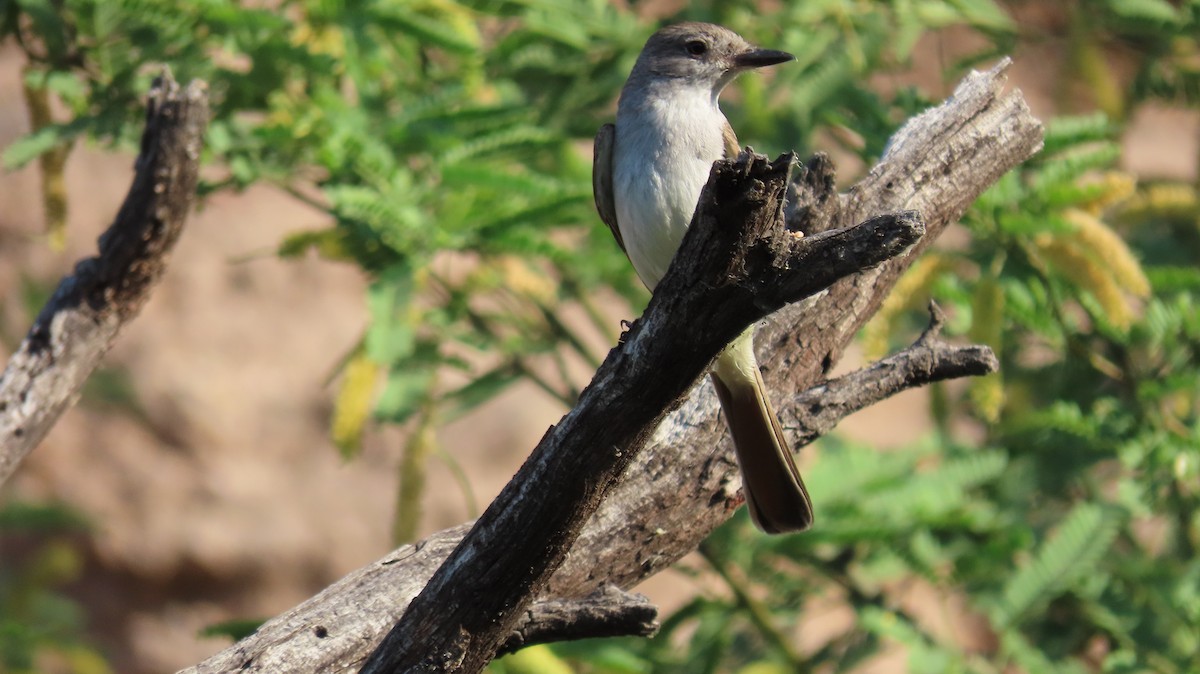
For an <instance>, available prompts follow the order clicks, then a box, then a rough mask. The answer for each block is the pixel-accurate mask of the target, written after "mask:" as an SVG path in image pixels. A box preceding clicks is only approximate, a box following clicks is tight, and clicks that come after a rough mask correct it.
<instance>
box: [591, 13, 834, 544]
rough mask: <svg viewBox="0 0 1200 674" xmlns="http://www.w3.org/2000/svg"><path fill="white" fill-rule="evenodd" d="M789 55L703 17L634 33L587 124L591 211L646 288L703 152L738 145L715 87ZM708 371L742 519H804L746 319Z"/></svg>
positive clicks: (803, 524)
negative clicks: (599, 121) (593, 122)
mask: <svg viewBox="0 0 1200 674" xmlns="http://www.w3.org/2000/svg"><path fill="white" fill-rule="evenodd" d="M794 58H795V57H794V56H793V55H792V54H789V53H787V52H784V51H778V50H774V49H761V48H758V47H755V46H752V45H751V44H749V43H748V42H747V41H746V40H745V39H743V38H742V37H741V36H740V35H738V34H737V33H735V32H733V31H732V30H729V29H727V28H724V27H722V26H718V25H715V24H709V23H696V22H688V23H679V24H674V25H670V26H666V27H664V28H661V29H660V30H658V31H657V32H655V33H654V34H653V35H651V36H650V38H649V39H648V40H647V41H646V44H645V46H644V47H643V48H642V51H641V53H640V54H639V55H638V58H637V61H636V62H635V63H634V66H633V69H632V70H631V71H630V73H629V78H628V79H627V80H626V82H625V85H624V87H623V88H622V90H621V95H620V98H619V100H618V103H617V118H616V124H615V126H614V125H613V124H605V125H604V126H602V127H601V128H600V131H599V132H598V133H597V134H596V142H595V151H594V159H593V166H592V188H593V195H594V197H595V201H596V209H597V211H599V213H600V218H601V220H603V221H604V223H605V224H607V225H608V227H609V229H611V230H612V233H613V236H614V237H615V238H616V240H617V244H618V245H619V246H620V247H621V249H622V250H623V251H624V252H625V254H626V256H627V257H628V258H629V260H630V262H631V263H632V264H633V268H634V270H635V271H636V272H637V275H638V277H639V278H640V279H641V281H642V283H643V284H645V286H646V287H647V288H648V289H649V290H650V291H651V292H653V291H654V288H655V286H656V285H658V282H659V281H661V280H662V278H663V276H664V275H665V274H666V273H667V268H668V267H669V266H670V263H671V258H672V257H674V255H675V251H676V249H677V248H678V247H679V244H680V242H681V241H682V240H683V235H684V232H685V231H686V230H687V227H688V225H689V224H690V223H691V220H692V215H693V213H694V212H695V210H696V205H697V203H698V202H699V200H700V192H701V190H702V189H703V187H704V185H705V183H706V182H707V181H708V176H709V171H710V169H711V168H712V164H713V162H715V161H717V160H719V159H722V158H726V157H735V156H737V154H738V151H739V146H738V141H737V136H736V135H735V134H734V132H733V129H732V127H730V125H729V121H728V120H726V118H725V115H724V114H723V113H722V112H721V108H720V107H719V105H718V100H717V99H718V98H719V97H720V95H721V92H722V91H723V90H724V89H725V87H726V86H727V85H728V84H729V83H730V82H732V81H733V79H734V78H735V77H737V76H738V75H739V74H740V73H742V72H744V71H746V70H752V69H756V68H762V67H765V66H771V65H776V64H779V63H783V62H785V61H790V60H793V59H794ZM710 375H711V377H710V378H711V380H712V382H713V385H714V387H715V389H716V392H717V398H718V399H719V401H720V403H721V408H722V410H723V411H724V415H725V419H726V423H727V424H728V425H729V428H730V432H731V435H732V436H733V443H734V449H735V454H736V456H737V460H738V465H739V467H740V468H741V473H742V484H743V491H744V493H745V497H746V504H747V507H748V508H749V511H750V517H751V519H752V520H753V522H754V523H755V525H757V526H758V528H759V529H761V530H762V531H764V532H766V533H769V534H779V533H788V532H795V531H803V530H805V529H808V528H809V527H811V526H812V523H813V510H812V502H811V500H810V499H809V496H808V490H807V489H806V488H805V486H804V480H803V479H802V478H801V476H800V471H799V470H798V469H797V468H796V463H795V460H794V459H793V457H792V452H791V448H790V446H789V443H788V441H787V438H786V436H785V435H784V432H783V428H782V426H781V425H780V423H779V418H778V416H777V415H776V414H775V410H774V408H773V407H772V406H771V401H770V398H769V397H768V396H767V391H766V385H765V384H764V382H763V378H762V373H761V372H760V371H759V367H758V361H757V360H756V358H755V355H754V326H751V327H750V328H748V329H747V330H746V331H745V332H743V333H742V334H741V335H740V336H739V337H737V338H736V339H734V341H733V342H731V343H730V344H729V345H728V346H727V347H725V349H724V350H723V351H722V352H721V354H720V355H719V356H718V357H717V359H716V361H715V362H714V365H713V367H712V370H711V372H710Z"/></svg>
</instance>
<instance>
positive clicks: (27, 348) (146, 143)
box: [0, 72, 208, 484]
mask: <svg viewBox="0 0 1200 674" xmlns="http://www.w3.org/2000/svg"><path fill="white" fill-rule="evenodd" d="M207 125H208V96H207V93H206V90H205V86H204V84H203V83H201V82H193V83H192V84H190V85H189V86H188V87H187V88H186V89H181V88H180V87H179V85H178V84H177V83H176V82H175V80H174V79H172V77H171V75H170V73H169V72H166V73H164V74H163V75H162V76H160V77H159V78H158V79H156V80H155V82H154V86H153V87H152V88H151V90H150V95H149V100H148V102H147V111H146V130H145V131H144V132H143V134H142V145H141V152H140V153H139V155H138V158H137V161H136V163H135V165H134V166H135V171H136V172H135V175H134V179H133V184H132V186H131V187H130V188H129V194H128V195H127V196H126V197H125V202H124V203H123V204H122V205H121V210H120V211H119V212H118V213H117V217H116V219H115V220H114V222H113V224H112V226H111V227H109V228H108V230H107V231H106V232H104V234H103V235H102V236H101V237H100V240H99V248H100V252H99V255H98V256H96V257H92V258H88V259H86V260H82V261H80V262H79V263H78V264H77V265H76V266H75V273H74V274H73V275H71V276H68V277H66V278H64V279H63V280H62V282H61V283H60V284H59V286H58V289H57V290H55V292H54V296H53V297H51V299H50V301H49V302H48V303H47V304H46V306H45V307H43V308H42V311H41V313H40V314H39V315H38V317H37V319H36V320H35V321H34V323H33V327H32V328H30V330H29V334H28V335H27V336H26V337H25V341H23V342H22V343H21V346H20V348H19V349H18V350H17V352H16V353H15V354H13V356H12V358H10V359H9V362H8V366H7V368H6V369H5V371H4V374H3V375H0V484H3V483H4V482H5V481H6V480H7V479H8V478H9V477H11V476H12V474H13V473H14V472H15V471H16V469H17V466H18V465H19V464H20V462H21V461H22V460H23V459H24V458H25V457H26V456H27V455H28V454H29V452H30V451H32V450H33V448H34V447H35V446H37V444H38V443H39V442H41V440H42V438H43V437H45V435H46V433H48V432H49V431H50V428H51V427H53V425H54V423H55V421H57V420H58V417H59V416H60V415H61V414H62V413H63V412H64V411H66V409H67V408H68V407H70V406H71V405H72V404H74V402H75V401H76V400H77V399H78V397H79V389H80V388H81V387H82V386H83V383H84V381H85V380H86V379H87V378H88V376H89V375H90V374H91V373H92V371H93V370H94V369H95V368H96V366H97V365H99V363H100V359H101V358H102V357H103V355H104V354H105V352H107V351H108V348H109V346H111V344H112V342H113V340H114V339H115V338H116V336H117V333H118V332H119V331H120V329H121V328H122V327H123V326H124V325H125V323H127V322H129V321H130V320H132V319H133V317H134V316H136V315H137V313H138V311H139V310H141V308H142V306H143V305H144V304H145V303H146V300H147V298H149V296H150V292H151V290H152V289H153V288H154V285H155V284H156V283H157V282H158V279H159V278H160V277H161V276H162V274H163V271H164V270H165V269H166V265H167V258H168V255H169V253H170V251H171V249H172V247H173V246H174V245H175V241H176V240H177V239H178V238H179V234H180V232H181V231H182V230H183V225H184V223H185V221H186V220H187V216H188V213H190V212H191V208H192V201H193V199H194V197H195V193H196V180H197V176H198V171H199V159H200V149H201V145H202V142H203V136H204V130H205V128H206V127H207Z"/></svg>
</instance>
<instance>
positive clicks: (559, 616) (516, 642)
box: [497, 585, 658, 655]
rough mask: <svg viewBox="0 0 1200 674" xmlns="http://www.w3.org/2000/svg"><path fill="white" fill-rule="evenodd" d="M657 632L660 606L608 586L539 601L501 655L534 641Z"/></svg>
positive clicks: (522, 620)
mask: <svg viewBox="0 0 1200 674" xmlns="http://www.w3.org/2000/svg"><path fill="white" fill-rule="evenodd" d="M657 631H658V609H657V608H656V607H655V606H654V605H653V604H651V603H650V600H649V599H647V598H646V597H644V596H642V595H640V594H632V593H629V592H626V591H624V590H622V589H620V588H618V587H616V586H614V585H605V586H603V587H601V588H600V589H599V590H597V591H595V592H593V593H592V594H590V595H588V596H586V597H584V598H583V599H539V600H538V601H535V602H534V603H533V605H532V606H531V607H529V611H528V612H527V613H526V615H525V617H524V618H522V619H521V620H520V621H519V622H518V624H517V628H516V629H515V630H514V631H513V633H512V634H511V635H509V637H508V639H506V640H505V641H504V644H503V645H502V646H501V647H500V650H499V651H498V652H497V655H503V654H505V653H511V652H513V651H516V650H520V649H522V648H524V647H526V646H532V645H534V644H544V643H552V642H556V641H571V640H575V639H594V638H596V637H628V636H636V637H649V636H653V635H654V633H655V632H657Z"/></svg>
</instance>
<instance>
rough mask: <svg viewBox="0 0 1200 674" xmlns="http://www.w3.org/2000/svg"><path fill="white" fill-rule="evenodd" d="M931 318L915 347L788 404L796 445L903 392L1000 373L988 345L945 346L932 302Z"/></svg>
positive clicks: (941, 320) (811, 390) (941, 317)
mask: <svg viewBox="0 0 1200 674" xmlns="http://www.w3.org/2000/svg"><path fill="white" fill-rule="evenodd" d="M929 316H930V323H929V327H928V328H926V329H925V332H923V333H922V334H921V336H920V337H919V338H918V339H917V341H915V342H913V344H912V346H910V347H908V348H907V349H905V350H903V351H901V352H900V353H897V354H895V355H892V356H889V357H887V358H884V359H883V360H881V361H879V362H877V363H874V364H872V365H870V366H869V367H866V368H863V369H861V370H856V371H855V372H852V373H850V374H848V375H845V376H842V377H838V378H836V379H829V380H827V381H825V382H823V383H821V384H818V385H817V386H813V387H812V388H809V389H808V390H806V391H804V392H803V393H801V394H800V395H798V396H796V397H795V398H793V399H792V400H791V401H790V402H789V403H788V404H787V405H785V406H784V408H783V409H784V410H786V412H783V413H785V414H787V413H790V414H791V415H792V416H793V417H794V419H795V421H794V425H795V427H797V428H798V429H799V433H798V435H796V436H795V439H794V442H795V443H796V446H797V447H800V446H803V445H807V444H808V443H810V442H812V441H813V440H816V439H817V438H819V437H821V436H822V435H825V434H826V433H828V432H829V431H832V430H833V428H834V426H836V425H837V424H838V422H840V421H841V420H842V419H844V418H846V417H848V416H850V415H851V414H853V413H855V412H857V411H859V410H861V409H863V408H866V407H869V406H871V405H874V404H875V403H877V402H879V401H881V400H884V399H886V398H890V397H891V396H894V395H896V394H897V393H900V392H901V391H906V390H908V389H910V388H916V387H918V386H924V385H925V384H929V383H932V382H935V381H943V380H946V379H957V378H959V377H978V376H982V375H985V374H991V373H992V372H996V371H998V370H999V369H1000V361H999V360H998V359H997V358H996V354H994V353H992V350H991V349H990V348H988V347H986V346H977V345H970V346H953V345H950V344H947V343H945V342H943V341H941V339H940V336H941V332H942V325H943V323H944V320H945V316H944V315H943V314H942V310H941V309H940V308H938V306H937V304H935V303H933V302H930V303H929Z"/></svg>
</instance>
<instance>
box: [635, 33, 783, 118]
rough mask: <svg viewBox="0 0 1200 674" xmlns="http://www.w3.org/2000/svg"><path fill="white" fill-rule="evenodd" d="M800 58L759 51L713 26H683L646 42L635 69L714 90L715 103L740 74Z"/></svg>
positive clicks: (648, 75)
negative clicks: (726, 86)
mask: <svg viewBox="0 0 1200 674" xmlns="http://www.w3.org/2000/svg"><path fill="white" fill-rule="evenodd" d="M794 58H796V57H795V56H792V55H791V54H789V53H787V52H784V51H778V50H775V49H759V48H758V47H755V46H753V45H751V44H750V43H748V42H746V41H745V40H744V39H742V36H740V35H738V34H737V33H735V32H733V31H731V30H729V29H728V28H724V27H722V26H718V25H715V24H711V23H680V24H675V25H672V26H667V27H666V28H662V29H660V30H659V31H658V32H656V33H654V35H651V36H650V39H649V40H647V41H646V46H645V47H643V48H642V53H641V55H639V56H638V60H637V63H636V64H635V65H634V67H633V73H632V76H631V78H630V79H634V78H635V77H637V76H639V75H640V76H641V77H648V78H653V79H656V80H662V79H670V80H677V81H681V82H683V83H685V84H687V85H690V86H698V87H704V88H706V89H711V91H712V95H713V98H714V99H715V98H716V97H717V95H718V94H720V93H721V90H722V89H724V88H725V85H727V84H729V83H730V82H731V81H733V78H735V77H737V75H738V73H740V72H742V71H743V70H749V69H752V68H761V67H763V66H770V65H775V64H776V63H783V62H784V61H791V60H792V59H794Z"/></svg>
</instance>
